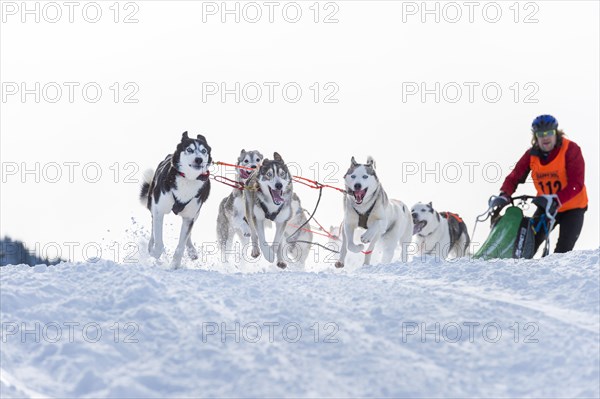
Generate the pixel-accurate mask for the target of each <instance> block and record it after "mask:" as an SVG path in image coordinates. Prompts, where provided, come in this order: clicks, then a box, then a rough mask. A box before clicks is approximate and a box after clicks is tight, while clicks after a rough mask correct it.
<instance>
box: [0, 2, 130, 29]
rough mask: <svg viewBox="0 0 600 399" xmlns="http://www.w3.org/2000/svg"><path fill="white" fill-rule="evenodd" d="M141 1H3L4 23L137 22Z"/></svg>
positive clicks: (0, 5) (2, 18) (0, 6)
mask: <svg viewBox="0 0 600 399" xmlns="http://www.w3.org/2000/svg"><path fill="white" fill-rule="evenodd" d="M139 4H140V3H138V2H133V1H127V2H122V1H98V2H96V1H84V2H80V1H3V2H1V3H0V12H1V13H2V17H1V20H2V23H3V24H15V23H19V24H31V23H37V24H40V23H46V24H58V23H67V24H74V23H80V22H83V23H89V24H97V23H99V22H103V21H109V22H112V23H115V24H118V23H123V24H137V23H139V11H140V5H139Z"/></svg>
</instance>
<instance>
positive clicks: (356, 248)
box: [348, 242, 365, 253]
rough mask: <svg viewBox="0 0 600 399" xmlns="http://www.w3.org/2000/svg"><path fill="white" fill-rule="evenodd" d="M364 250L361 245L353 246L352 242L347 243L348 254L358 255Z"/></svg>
mask: <svg viewBox="0 0 600 399" xmlns="http://www.w3.org/2000/svg"><path fill="white" fill-rule="evenodd" d="M364 248H365V246H364V245H362V244H358V245H356V244H355V243H353V242H349V243H348V249H349V250H350V252H354V253H359V252H361V251H362V250H363V249H364Z"/></svg>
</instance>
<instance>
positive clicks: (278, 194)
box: [269, 187, 283, 205]
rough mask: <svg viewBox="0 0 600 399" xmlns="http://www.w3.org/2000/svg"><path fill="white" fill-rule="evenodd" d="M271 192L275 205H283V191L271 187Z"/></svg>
mask: <svg viewBox="0 0 600 399" xmlns="http://www.w3.org/2000/svg"><path fill="white" fill-rule="evenodd" d="M269 191H270V192H271V198H272V199H273V203H274V204H275V205H281V204H283V197H282V196H281V195H282V194H283V190H273V189H272V188H271V187H269Z"/></svg>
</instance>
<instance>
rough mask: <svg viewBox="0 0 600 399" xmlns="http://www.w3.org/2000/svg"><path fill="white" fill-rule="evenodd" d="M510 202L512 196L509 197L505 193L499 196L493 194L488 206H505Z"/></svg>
mask: <svg viewBox="0 0 600 399" xmlns="http://www.w3.org/2000/svg"><path fill="white" fill-rule="evenodd" d="M509 203H510V197H508V196H507V195H506V194H504V193H500V195H498V196H497V197H494V196H492V197H491V198H490V200H489V201H488V206H489V207H490V208H500V209H502V208H504V207H505V206H506V205H508V204H509Z"/></svg>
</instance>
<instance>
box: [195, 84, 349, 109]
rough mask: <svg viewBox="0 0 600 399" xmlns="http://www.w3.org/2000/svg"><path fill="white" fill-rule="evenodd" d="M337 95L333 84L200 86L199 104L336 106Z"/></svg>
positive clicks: (337, 86) (336, 85)
mask: <svg viewBox="0 0 600 399" xmlns="http://www.w3.org/2000/svg"><path fill="white" fill-rule="evenodd" d="M339 91H340V86H339V85H338V84H337V83H336V82H325V83H320V82H312V83H310V84H303V83H298V82H293V81H290V82H274V81H272V82H202V102H203V103H223V104H225V103H237V104H239V103H248V104H256V103H263V104H264V103H271V104H273V103H276V102H277V103H287V104H296V103H298V102H301V101H302V102H306V101H310V102H314V103H315V104H320V103H322V104H337V103H339V102H340V100H339V98H338V94H339Z"/></svg>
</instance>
